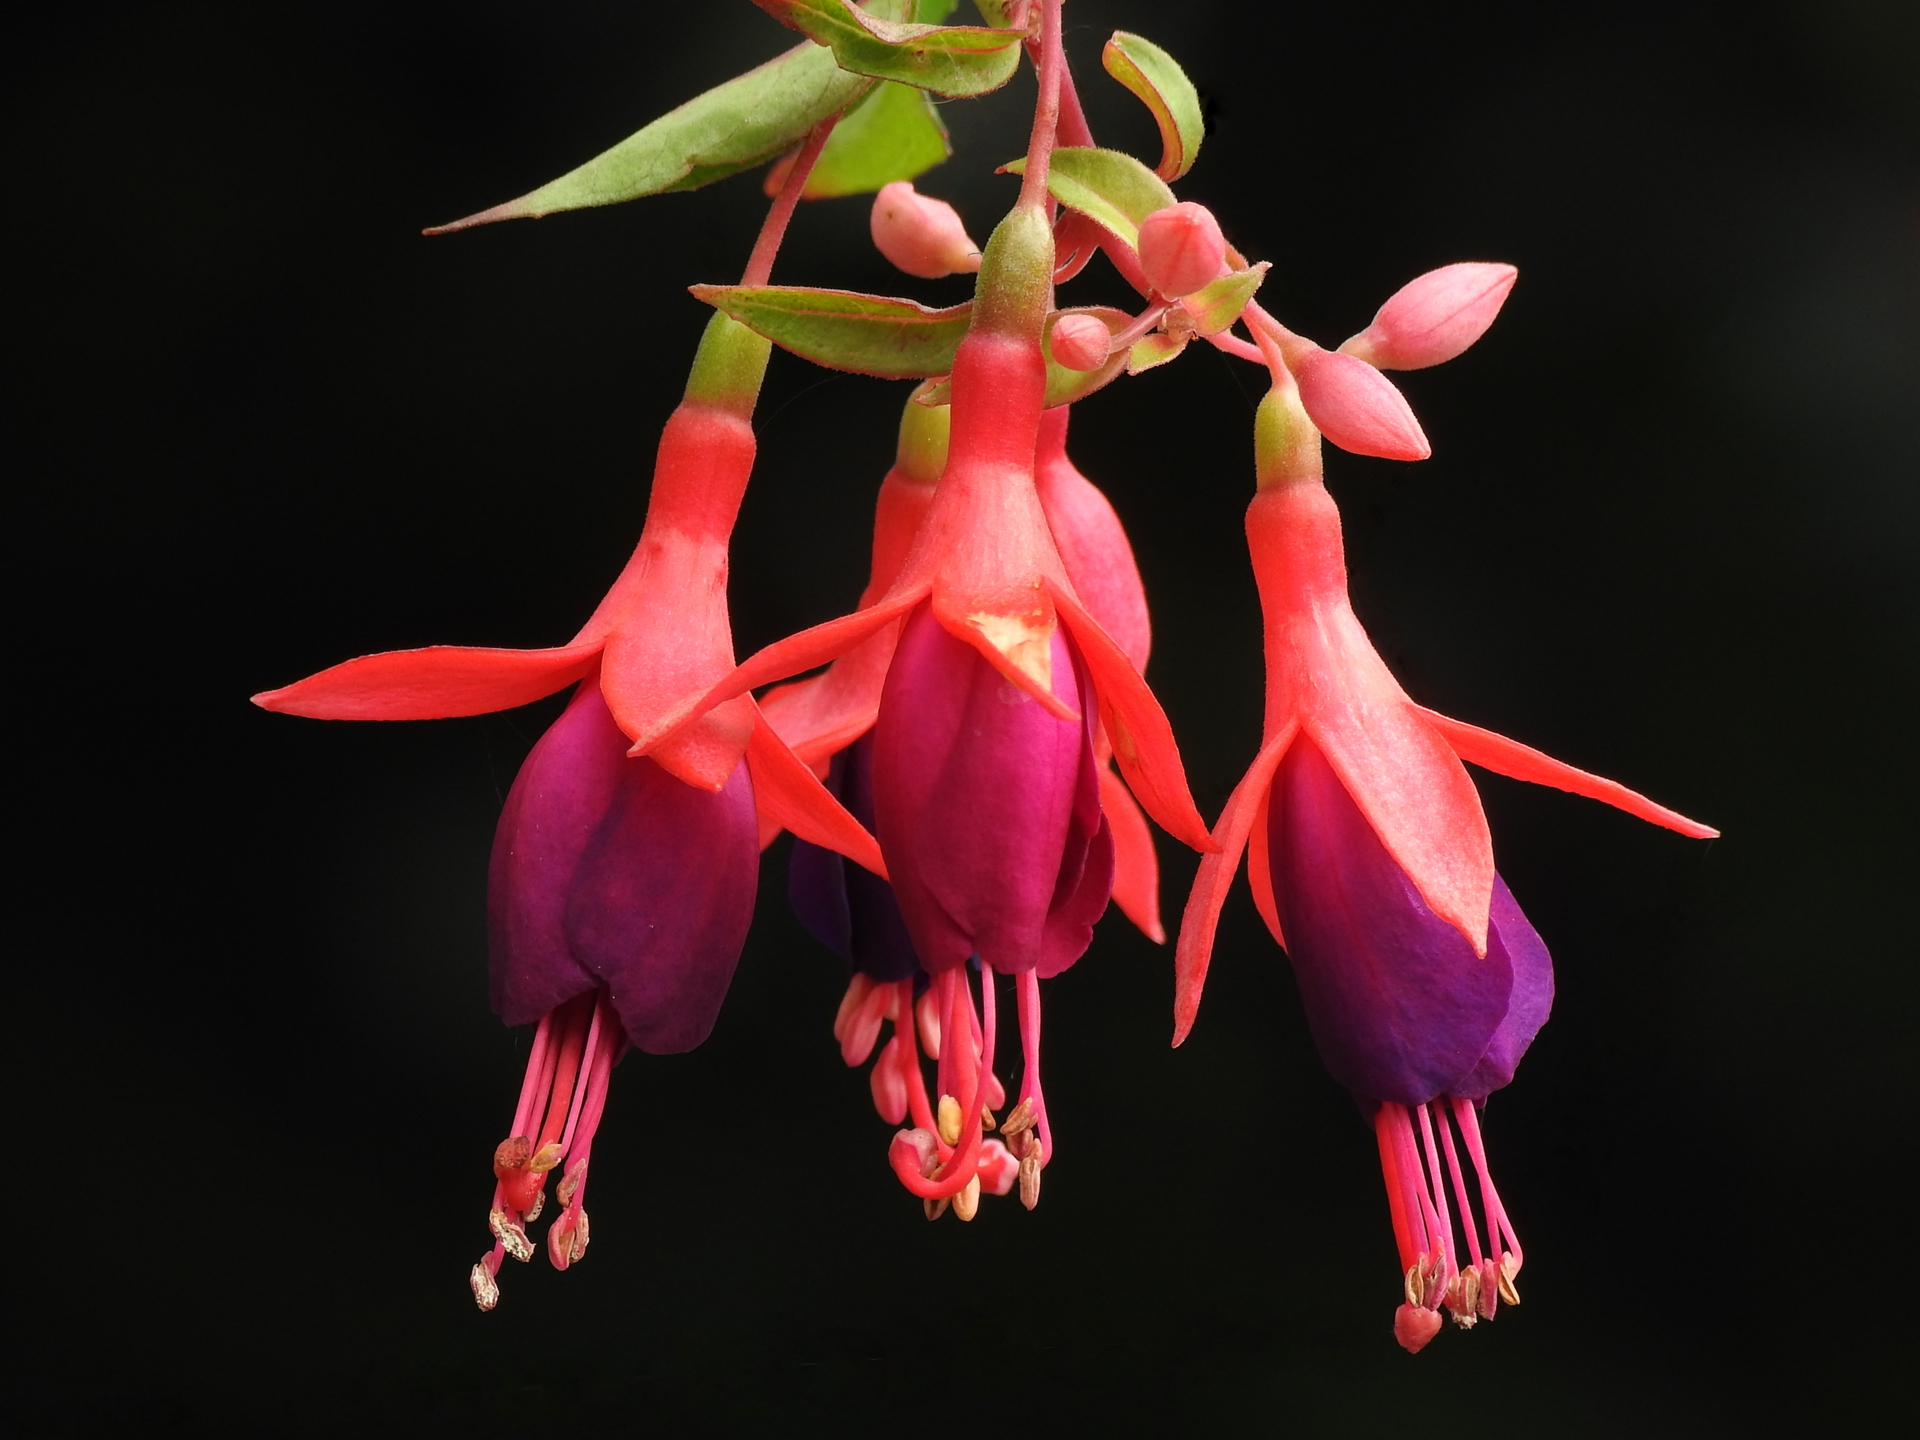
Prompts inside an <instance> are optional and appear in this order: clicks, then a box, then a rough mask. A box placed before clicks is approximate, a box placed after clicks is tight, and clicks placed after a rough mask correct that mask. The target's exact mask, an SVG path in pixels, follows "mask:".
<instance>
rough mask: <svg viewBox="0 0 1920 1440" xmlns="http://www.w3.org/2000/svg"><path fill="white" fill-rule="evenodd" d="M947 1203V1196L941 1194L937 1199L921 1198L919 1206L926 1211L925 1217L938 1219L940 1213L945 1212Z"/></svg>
mask: <svg viewBox="0 0 1920 1440" xmlns="http://www.w3.org/2000/svg"><path fill="white" fill-rule="evenodd" d="M949 1203H950V1202H949V1200H948V1197H947V1196H945V1195H942V1196H941V1197H940V1198H939V1199H938V1200H922V1201H921V1202H920V1208H921V1209H923V1210H925V1211H926V1212H927V1219H929V1220H938V1219H939V1218H940V1217H941V1216H942V1215H944V1214H946V1213H947V1205H948V1204H949Z"/></svg>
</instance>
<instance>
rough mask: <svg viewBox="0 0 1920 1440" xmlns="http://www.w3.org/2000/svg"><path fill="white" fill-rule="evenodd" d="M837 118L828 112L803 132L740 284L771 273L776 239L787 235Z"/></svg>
mask: <svg viewBox="0 0 1920 1440" xmlns="http://www.w3.org/2000/svg"><path fill="white" fill-rule="evenodd" d="M839 121H840V117H839V115H837V114H834V115H829V116H828V117H827V118H826V119H824V120H822V121H821V122H820V123H819V124H818V125H816V126H814V127H813V129H812V130H810V131H808V132H807V139H806V143H805V144H803V145H802V146H801V147H800V153H799V154H798V155H796V156H794V157H793V165H792V167H791V168H790V169H789V170H788V171H787V178H786V181H785V182H784V183H783V184H782V185H781V186H780V193H779V194H778V195H776V196H774V197H773V204H772V205H771V206H770V207H769V208H768V210H767V218H766V220H765V222H764V223H763V224H762V225H761V226H760V238H759V239H757V240H755V241H754V242H753V254H752V255H750V256H749V257H748V258H747V269H746V273H745V274H744V275H742V276H741V277H740V283H741V284H742V285H764V284H766V283H767V281H768V279H769V278H770V277H771V276H772V275H773V257H774V256H776V255H778V254H779V253H780V242H781V241H782V240H784V239H786V238H787V222H788V221H789V220H791V219H793V207H794V206H795V205H798V204H799V203H800V192H801V191H802V190H804V189H806V188H807V176H809V175H811V174H812V173H813V162H814V161H816V160H818V159H819V158H820V150H821V147H822V146H824V145H825V144H826V143H827V137H828V136H829V135H831V134H832V133H833V127H834V126H835V125H836V124H838V123H839Z"/></svg>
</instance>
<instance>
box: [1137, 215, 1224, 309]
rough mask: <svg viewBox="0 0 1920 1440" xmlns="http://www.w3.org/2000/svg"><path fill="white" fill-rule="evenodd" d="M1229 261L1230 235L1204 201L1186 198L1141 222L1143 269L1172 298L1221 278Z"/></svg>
mask: <svg viewBox="0 0 1920 1440" xmlns="http://www.w3.org/2000/svg"><path fill="white" fill-rule="evenodd" d="M1226 263H1227V241H1226V237H1225V236H1223V235H1222V234H1221V233H1220V222H1219V221H1218V220H1215V219H1214V218H1213V212H1212V211H1211V210H1209V209H1207V207H1206V206H1204V205H1196V204H1194V203H1193V202H1192V201H1191V200H1182V201H1181V202H1180V203H1179V204H1178V205H1170V206H1168V207H1167V208H1166V209H1164V210H1156V211H1154V212H1153V214H1151V215H1149V216H1147V218H1146V219H1145V220H1143V221H1141V222H1140V269H1141V270H1142V271H1143V272H1144V273H1145V274H1146V277H1147V283H1148V284H1150V285H1152V286H1153V288H1154V289H1155V290H1158V291H1159V292H1160V293H1161V294H1162V295H1164V296H1166V297H1167V299H1169V300H1178V299H1179V298H1180V297H1181V296H1182V295H1191V294H1192V293H1193V292H1194V291H1196V290H1198V289H1199V288H1200V287H1201V286H1202V285H1205V284H1206V283H1208V282H1209V281H1211V280H1216V279H1218V278H1219V276H1220V272H1221V270H1222V269H1223V268H1225V266H1226Z"/></svg>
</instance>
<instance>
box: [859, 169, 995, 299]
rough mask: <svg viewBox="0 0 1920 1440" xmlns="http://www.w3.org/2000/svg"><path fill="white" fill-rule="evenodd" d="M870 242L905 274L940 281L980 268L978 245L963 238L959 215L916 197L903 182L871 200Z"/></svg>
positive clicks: (925, 197) (944, 204)
mask: <svg viewBox="0 0 1920 1440" xmlns="http://www.w3.org/2000/svg"><path fill="white" fill-rule="evenodd" d="M873 243H874V244H875V245H876V246H878V247H879V250H880V253H881V254H882V255H884V256H886V257H887V259H888V260H890V261H892V262H893V263H894V264H895V265H896V266H898V267H899V268H900V269H902V270H904V271H906V272H907V274H909V275H918V276H919V277H920V278H921V279H922V280H938V279H939V278H940V277H941V276H942V275H955V274H959V273H961V272H962V271H969V272H970V271H974V270H978V269H979V268H980V247H979V246H978V245H976V244H974V243H973V241H971V240H969V239H968V238H967V227H966V226H964V225H962V224H961V223H960V215H959V212H958V211H956V210H955V209H954V208H953V207H952V206H951V205H949V204H947V202H946V201H944V200H935V199H934V198H933V197H932V196H930V195H922V194H920V193H918V192H917V191H916V190H915V189H914V188H913V186H912V185H911V184H909V183H908V182H907V181H905V180H895V181H894V182H893V183H892V184H891V185H885V186H882V187H881V190H880V193H879V194H878V195H876V196H874V197H873Z"/></svg>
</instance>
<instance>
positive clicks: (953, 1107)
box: [938, 1095, 960, 1145]
mask: <svg viewBox="0 0 1920 1440" xmlns="http://www.w3.org/2000/svg"><path fill="white" fill-rule="evenodd" d="M938 1119H939V1123H940V1139H941V1140H942V1141H944V1142H945V1143H946V1144H948V1145H958V1144H959V1143H960V1102H959V1101H958V1100H956V1099H954V1098H953V1096H951V1095H942V1096H941V1097H940V1113H939V1116H938Z"/></svg>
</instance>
